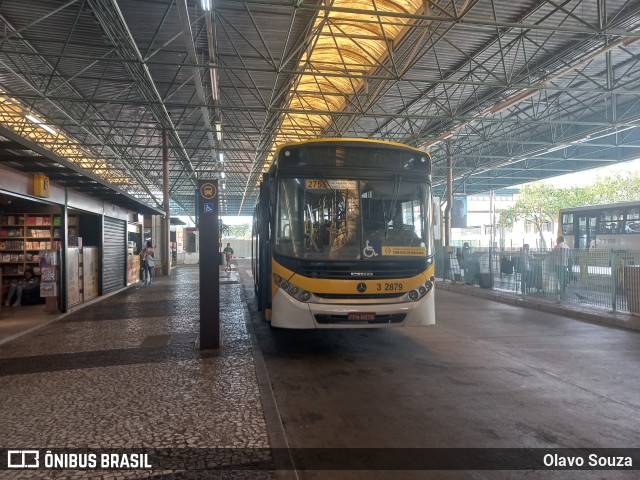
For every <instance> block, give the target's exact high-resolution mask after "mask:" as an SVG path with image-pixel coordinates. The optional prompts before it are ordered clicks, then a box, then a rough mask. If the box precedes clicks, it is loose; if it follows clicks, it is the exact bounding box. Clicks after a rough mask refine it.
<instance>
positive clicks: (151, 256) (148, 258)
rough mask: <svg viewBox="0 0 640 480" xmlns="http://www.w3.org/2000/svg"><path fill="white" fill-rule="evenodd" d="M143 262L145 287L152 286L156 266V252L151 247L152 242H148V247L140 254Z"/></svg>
mask: <svg viewBox="0 0 640 480" xmlns="http://www.w3.org/2000/svg"><path fill="white" fill-rule="evenodd" d="M140 259H141V261H142V272H143V280H144V284H145V285H151V280H152V279H153V269H154V268H155V266H156V261H155V250H154V249H153V247H152V246H151V240H147V246H146V247H145V248H144V249H142V251H141V252H140Z"/></svg>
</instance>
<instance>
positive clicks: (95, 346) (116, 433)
mask: <svg viewBox="0 0 640 480" xmlns="http://www.w3.org/2000/svg"><path fill="white" fill-rule="evenodd" d="M225 280H226V282H225V283H226V284H223V285H222V286H221V290H220V295H221V305H222V307H221V319H222V341H223V343H224V346H223V348H221V349H220V351H219V352H217V353H213V354H209V353H204V354H203V353H201V352H199V350H198V349H197V348H196V347H195V342H196V340H197V334H198V331H199V313H198V308H199V307H198V295H199V293H198V269H197V267H181V268H178V269H175V270H174V272H173V273H172V276H171V278H162V277H160V278H157V279H156V280H154V284H153V285H152V286H147V287H145V286H138V287H132V288H129V289H127V290H125V291H123V292H120V293H118V294H117V295H114V296H112V297H109V298H107V299H105V300H103V301H102V302H99V303H96V304H93V305H90V306H88V307H86V308H83V309H82V310H79V311H77V312H75V313H71V314H69V315H67V316H65V317H64V318H63V319H62V320H60V321H58V322H56V323H52V324H49V325H46V326H44V327H42V328H40V329H38V330H36V331H35V332H31V333H29V334H27V335H24V336H21V337H19V338H18V339H15V340H13V341H11V342H8V343H5V344H3V345H0V418H1V419H2V420H1V421H0V448H58V449H63V448H71V447H74V448H84V447H96V448H121V447H122V448H128V447H130V448H143V447H155V448H171V449H176V451H179V452H182V453H183V454H184V455H183V458H182V460H181V461H182V464H185V465H193V464H194V463H196V461H195V460H193V459H194V458H196V459H199V458H201V457H199V454H200V453H202V452H203V451H204V450H201V449H210V448H212V447H223V448H233V449H241V450H238V451H239V452H241V453H247V454H249V455H250V454H251V453H252V452H253V451H254V450H256V451H257V449H261V448H266V447H269V440H268V436H267V430H266V424H265V421H264V414H263V411H262V404H261V400H260V395H259V389H258V385H257V379H256V375H255V368H254V363H253V355H252V352H251V343H250V341H249V335H248V332H247V329H246V323H245V306H244V302H243V298H242V292H241V286H240V285H239V284H238V283H237V281H235V282H234V281H233V278H232V276H230V277H226V276H225ZM238 457H239V455H237V456H236V459H235V460H236V461H238V462H239V463H242V461H241V460H238ZM3 460H4V459H3ZM196 464H197V463H196ZM151 477H153V478H166V479H169V478H269V473H268V472H256V471H249V472H247V471H238V472H235V471H209V472H203V471H196V470H194V471H189V472H187V473H186V474H175V475H174V474H169V473H167V474H162V472H158V471H154V472H149V471H120V472H118V471H108V472H104V471H103V472H100V471H71V470H57V471H20V470H15V471H6V470H5V471H0V478H2V479H5V478H11V479H14V478H24V479H34V478H56V479H68V478H69V479H71V478H78V479H86V478H100V479H102V478H105V479H106V478H151Z"/></svg>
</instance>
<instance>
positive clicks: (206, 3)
mask: <svg viewBox="0 0 640 480" xmlns="http://www.w3.org/2000/svg"><path fill="white" fill-rule="evenodd" d="M201 3H202V9H203V10H206V11H209V10H211V0H201Z"/></svg>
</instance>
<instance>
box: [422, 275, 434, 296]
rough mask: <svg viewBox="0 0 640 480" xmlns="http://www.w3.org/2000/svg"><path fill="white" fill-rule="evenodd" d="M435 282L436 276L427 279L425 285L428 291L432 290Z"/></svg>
mask: <svg viewBox="0 0 640 480" xmlns="http://www.w3.org/2000/svg"><path fill="white" fill-rule="evenodd" d="M434 282H435V278H434V277H431V278H430V279H429V280H427V281H426V282H425V284H424V286H425V287H426V289H427V292H430V291H431V289H432V288H433V284H434ZM425 293H426V292H425Z"/></svg>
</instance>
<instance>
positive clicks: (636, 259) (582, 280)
mask: <svg viewBox="0 0 640 480" xmlns="http://www.w3.org/2000/svg"><path fill="white" fill-rule="evenodd" d="M436 276H437V277H438V278H441V279H444V280H445V281H456V282H460V283H466V284H468V285H477V286H479V287H483V288H492V289H494V290H498V291H504V292H512V293H515V294H518V295H522V296H538V297H540V298H543V299H547V300H555V301H560V302H569V303H575V304H583V305H594V306H599V307H605V308H608V309H611V310H614V311H621V312H630V313H640V252H631V251H604V250H578V249H566V250H565V251H564V252H558V251H557V250H554V249H547V250H542V249H536V250H528V251H527V250H523V249H509V248H504V249H493V248H474V249H471V250H466V251H465V250H463V249H460V248H455V247H441V248H439V249H438V250H437V251H436Z"/></svg>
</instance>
